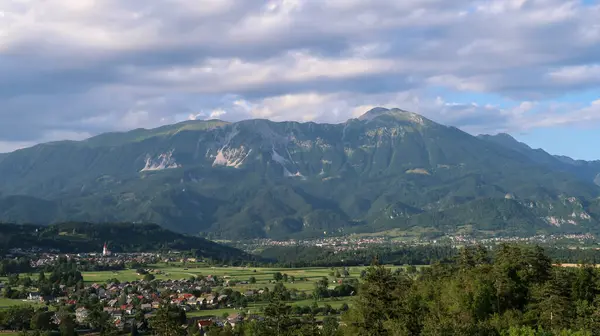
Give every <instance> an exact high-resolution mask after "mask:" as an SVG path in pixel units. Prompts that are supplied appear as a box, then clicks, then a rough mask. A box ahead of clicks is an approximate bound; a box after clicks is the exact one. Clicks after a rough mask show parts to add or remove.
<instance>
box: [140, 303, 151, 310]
mask: <svg viewBox="0 0 600 336" xmlns="http://www.w3.org/2000/svg"><path fill="white" fill-rule="evenodd" d="M140 308H141V309H142V310H143V311H150V310H152V304H151V303H142V304H141V306H140Z"/></svg>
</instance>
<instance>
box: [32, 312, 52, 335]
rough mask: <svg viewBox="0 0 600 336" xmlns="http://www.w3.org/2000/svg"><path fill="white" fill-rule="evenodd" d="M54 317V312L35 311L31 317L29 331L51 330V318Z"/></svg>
mask: <svg viewBox="0 0 600 336" xmlns="http://www.w3.org/2000/svg"><path fill="white" fill-rule="evenodd" d="M53 316H54V312H50V311H45V310H41V309H39V310H37V311H36V312H35V314H34V315H33V317H32V318H31V324H30V326H31V329H33V330H42V331H46V330H52V329H53V324H52V317H53Z"/></svg>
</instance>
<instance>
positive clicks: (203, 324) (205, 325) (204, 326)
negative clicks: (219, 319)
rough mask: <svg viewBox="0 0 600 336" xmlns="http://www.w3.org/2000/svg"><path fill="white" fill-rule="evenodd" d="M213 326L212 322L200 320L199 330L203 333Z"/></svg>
mask: <svg viewBox="0 0 600 336" xmlns="http://www.w3.org/2000/svg"><path fill="white" fill-rule="evenodd" d="M212 324H213V321H211V320H199V321H198V329H200V330H202V331H206V329H208V327H210V326H211V325H212Z"/></svg>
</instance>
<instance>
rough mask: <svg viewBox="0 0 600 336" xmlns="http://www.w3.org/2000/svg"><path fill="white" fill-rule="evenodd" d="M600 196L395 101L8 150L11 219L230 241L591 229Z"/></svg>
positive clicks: (4, 166)
mask: <svg viewBox="0 0 600 336" xmlns="http://www.w3.org/2000/svg"><path fill="white" fill-rule="evenodd" d="M599 194H600V188H598V186H596V185H594V184H593V183H591V182H590V181H587V180H586V179H585V178H581V177H578V176H576V175H575V174H574V173H573V172H572V171H569V170H560V169H554V168H553V167H549V166H548V165H546V164H542V163H540V161H539V160H536V159H534V158H531V157H530V155H529V154H528V153H526V152H525V153H524V152H523V151H519V150H515V149H513V148H509V147H507V146H504V145H500V144H498V143H497V142H494V141H490V139H482V138H477V137H473V136H471V135H469V134H467V133H465V132H463V131H461V130H459V129H457V128H454V127H447V126H444V125H440V124H437V123H435V122H433V121H431V120H428V119H426V118H424V117H422V116H420V115H418V114H414V113H410V112H406V111H403V110H399V109H383V108H376V109H373V110H371V111H368V112H367V113H365V114H364V115H363V116H361V117H360V118H357V119H351V120H348V121H347V122H345V123H341V124H317V123H312V122H311V123H297V122H272V121H268V120H245V121H241V122H237V123H227V122H223V121H217V120H211V121H189V122H184V123H180V124H175V125H168V126H164V127H161V128H158V129H154V130H142V129H139V130H134V131H131V132H127V133H108V134H103V135H100V136H97V137H94V138H91V139H88V140H85V141H81V142H73V141H65V142H56V143H47V144H40V145H37V146H35V147H32V148H28V149H23V150H19V151H16V152H13V153H10V154H7V155H4V156H2V157H0V220H5V221H8V220H10V221H13V222H19V223H26V222H30V223H37V224H47V223H53V222H62V221H85V222H122V221H128V222H152V223H157V224H159V225H162V226H164V227H166V228H169V229H172V230H175V231H178V232H184V233H192V234H195V233H199V232H208V233H210V234H211V235H214V236H219V237H226V238H248V237H274V238H284V237H292V236H322V235H331V234H338V233H344V232H355V231H365V230H371V231H372V230H380V229H381V230H384V229H389V228H395V227H398V228H406V229H414V228H417V227H435V228H437V229H440V230H443V231H445V232H453V231H456V230H457V229H459V228H460V227H462V226H465V225H468V226H469V227H474V228H476V229H477V228H480V229H481V230H485V231H494V232H499V233H502V232H507V233H523V234H527V233H530V232H539V231H556V230H560V231H564V230H567V231H573V230H575V231H588V230H595V229H596V228H597V219H598V217H597V216H598V215H600V213H598V212H595V210H596V209H597V207H595V206H594V204H595V202H597V201H596V199H597V197H598V196H599ZM17 195H18V196H17ZM31 209H35V210H36V211H31ZM488 209H495V210H494V211H493V212H492V213H489V212H488Z"/></svg>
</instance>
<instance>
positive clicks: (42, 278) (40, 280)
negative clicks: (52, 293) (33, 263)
mask: <svg viewBox="0 0 600 336" xmlns="http://www.w3.org/2000/svg"><path fill="white" fill-rule="evenodd" d="M45 282H46V274H44V271H40V274H39V275H38V284H43V283H45Z"/></svg>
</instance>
